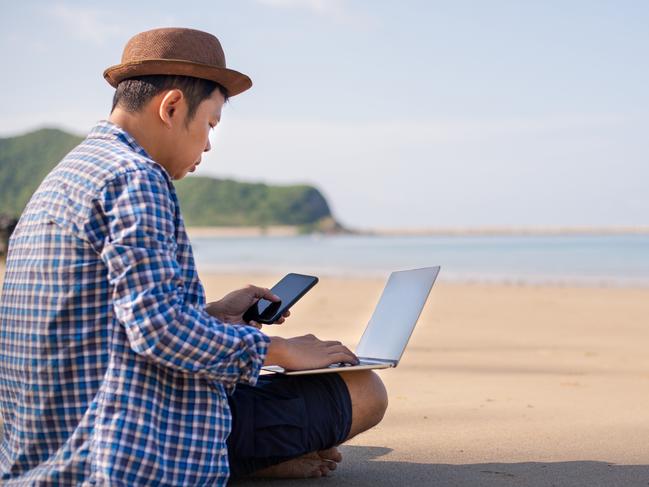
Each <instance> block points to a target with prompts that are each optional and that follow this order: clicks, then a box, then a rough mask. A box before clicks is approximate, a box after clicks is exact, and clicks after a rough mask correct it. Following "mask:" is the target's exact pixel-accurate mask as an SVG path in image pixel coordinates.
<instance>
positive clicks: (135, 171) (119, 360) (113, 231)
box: [0, 122, 269, 486]
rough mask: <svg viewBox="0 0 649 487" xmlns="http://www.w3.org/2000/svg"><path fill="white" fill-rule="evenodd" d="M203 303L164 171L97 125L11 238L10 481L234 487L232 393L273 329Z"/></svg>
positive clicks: (0, 447) (252, 372) (2, 344)
mask: <svg viewBox="0 0 649 487" xmlns="http://www.w3.org/2000/svg"><path fill="white" fill-rule="evenodd" d="M204 308H205V295H204V290H203V286H202V285H201V282H200V280H199V278H198V275H197V272H196V267H195V264H194V259H193V256H192V249H191V246H190V242H189V240H188V238H187V234H186V233H185V227H184V224H183V219H182V216H181V213H180V208H179V206H178V200H177V198H176V194H175V192H174V188H173V185H172V182H171V180H170V178H169V175H168V174H167V172H166V171H165V170H164V169H163V168H162V167H161V166H160V165H158V164H157V163H155V162H154V161H152V160H151V158H150V157H149V156H148V155H147V153H146V152H145V150H144V149H143V148H142V147H141V146H140V145H138V143H137V142H136V141H135V140H134V139H133V138H132V137H131V136H130V135H129V134H128V133H126V132H125V131H124V130H122V129H120V128H119V127H117V126H116V125H113V124H111V123H109V122H100V123H99V124H98V125H97V126H96V127H95V128H94V129H93V130H92V132H91V133H90V135H89V136H88V138H87V139H86V140H85V141H83V142H82V143H81V144H80V145H79V146H78V147H77V148H75V149H74V150H73V151H72V152H71V153H70V154H68V155H67V156H66V157H65V158H64V159H63V161H61V163H59V164H58V166H57V167H56V168H55V169H54V170H53V171H52V172H51V173H50V174H49V176H47V178H46V179H45V181H43V183H42V184H41V186H40V188H39V189H38V190H37V191H36V193H35V194H34V196H33V197H32V199H31V201H30V202H29V204H28V206H27V208H26V209H25V211H24V213H23V215H22V217H21V219H20V223H19V224H18V227H17V228H16V230H15V232H14V234H13V236H12V238H11V242H10V249H9V255H8V259H7V267H6V275H5V280H4V285H3V290H2V296H1V297H0V413H1V415H2V421H0V422H1V423H2V424H3V428H2V429H3V431H2V440H1V442H0V484H2V485H14V484H15V485H25V484H27V483H30V484H34V485H80V484H81V485H110V486H121V485H124V486H132V485H223V484H225V483H226V482H227V479H228V473H229V468H228V456H227V448H226V439H227V436H228V434H229V432H230V429H231V415H230V410H229V408H228V402H227V393H228V392H231V391H232V390H233V388H234V386H235V384H237V383H239V382H242V383H249V384H254V383H255V382H256V380H257V376H258V374H259V369H260V367H261V365H262V363H263V361H264V358H265V356H266V353H267V348H268V341H269V340H268V337H266V336H265V335H264V334H263V333H261V332H260V331H258V330H257V329H255V328H253V327H249V326H238V325H231V324H226V323H222V322H220V321H219V320H217V319H216V318H213V317H211V316H210V315H209V314H207V313H206V312H205V309H204Z"/></svg>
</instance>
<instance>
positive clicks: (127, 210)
mask: <svg viewBox="0 0 649 487" xmlns="http://www.w3.org/2000/svg"><path fill="white" fill-rule="evenodd" d="M100 206H101V208H100V212H101V213H102V220H103V224H102V226H103V227H105V229H106V230H105V233H106V235H105V237H104V242H103V244H102V248H101V258H102V260H103V261H104V263H105V264H106V266H107V268H108V272H109V279H110V283H111V285H112V289H113V307H114V310H115V316H116V318H117V319H118V320H119V322H120V323H121V324H122V326H124V328H125V330H126V333H127V335H128V338H129V341H130V344H131V348H132V349H133V350H134V351H135V352H136V353H138V354H140V355H142V356H145V357H147V358H148V359H149V360H152V361H154V362H156V363H158V364H160V365H163V366H165V367H170V368H173V369H176V370H181V371H184V372H190V373H195V374H200V375H205V376H207V377H209V378H211V379H213V380H216V381H218V382H221V383H224V384H225V385H227V386H232V385H234V384H235V383H237V382H250V383H254V382H255V381H256V378H257V375H258V372H259V369H260V367H261V365H262V363H263V361H264V358H265V356H266V352H267V347H268V342H269V339H268V337H266V336H265V335H264V334H263V333H261V332H260V331H259V330H257V329H256V328H254V327H251V326H231V325H228V324H225V323H223V322H221V321H220V320H218V319H216V318H214V317H212V316H210V315H209V314H208V313H207V312H206V311H205V310H204V309H199V308H196V307H195V306H192V305H191V304H188V303H185V291H184V285H185V283H184V282H183V279H182V277H181V269H180V267H179V264H178V261H177V260H176V251H177V248H176V244H175V205H174V203H173V201H172V200H171V199H170V195H169V189H168V186H167V183H166V181H165V180H164V179H163V178H162V177H161V176H158V175H156V174H149V173H148V172H144V171H134V172H131V173H128V174H126V175H124V176H120V177H119V178H117V179H116V180H115V181H113V182H112V183H111V184H110V185H109V186H107V188H106V191H105V194H104V198H103V201H102V202H101V205H100Z"/></svg>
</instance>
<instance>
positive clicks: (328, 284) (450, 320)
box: [0, 268, 649, 487]
mask: <svg viewBox="0 0 649 487" xmlns="http://www.w3.org/2000/svg"><path fill="white" fill-rule="evenodd" d="M1 274H2V269H1V268H0V276H1ZM201 277H202V279H203V282H204V284H205V287H206V292H207V296H208V299H210V300H214V299H218V298H219V297H220V296H222V295H223V294H224V293H226V292H228V291H230V290H232V289H234V288H237V287H239V286H242V285H245V284H248V283H255V284H258V285H265V286H271V285H272V284H274V282H275V281H276V279H277V278H278V277H280V276H246V275H214V274H205V275H202V276H201ZM0 279H1V277H0ZM382 287H383V281H382V280H378V279H339V278H323V279H321V282H320V283H319V284H318V286H316V288H314V290H313V291H311V292H310V293H309V294H308V295H307V296H306V297H305V298H304V299H303V300H302V301H301V302H300V303H298V304H297V305H296V306H295V308H294V310H293V316H292V317H291V318H290V319H289V320H288V321H287V322H286V324H284V325H282V326H276V327H269V328H268V329H267V333H269V334H271V335H272V334H277V335H282V336H292V335H298V334H304V333H314V334H316V335H317V336H319V337H321V338H327V339H340V340H342V341H344V342H346V343H347V344H349V345H351V346H353V345H355V344H356V342H357V340H358V339H359V338H360V334H361V332H362V330H363V328H364V326H365V324H366V323H367V321H368V319H369V317H370V315H371V312H372V310H373V308H374V305H375V303H376V301H377V300H378V297H379V295H380V292H381V289H382ZM648 317H649V289H629V288H586V287H581V288H570V287H537V286H513V285H512V286H506V285H477V284H475V285H471V284H448V283H444V282H441V283H438V284H437V285H436V286H435V288H434V289H433V292H432V294H431V298H430V300H429V303H428V306H427V307H426V309H425V311H424V313H423V315H422V317H421V320H420V321H419V324H418V326H417V329H416V330H415V333H414V335H413V337H412V339H411V342H410V345H409V346H408V348H407V350H406V353H405V354H404V357H403V359H402V361H401V363H400V365H399V367H398V368H397V369H394V370H387V371H382V372H380V374H381V377H382V378H383V380H384V382H385V384H386V386H387V388H388V391H389V398H390V406H389V408H388V411H387V413H386V417H385V419H384V420H383V422H382V423H381V424H380V425H379V426H378V427H377V428H375V429H374V430H372V431H369V432H366V433H365V434H362V435H360V436H358V437H356V438H354V439H353V440H352V441H350V442H349V444H347V445H344V446H343V447H342V452H343V455H344V457H345V458H344V460H343V463H342V464H341V465H340V468H339V469H338V470H337V471H336V472H335V474H334V475H333V476H332V477H330V478H327V479H321V480H309V481H301V480H298V481H273V482H272V485H278V486H279V485H290V486H300V485H316V484H327V485H367V486H370V485H372V486H391V485H405V486H411V485H436V486H496V485H498V486H500V485H512V486H513V485H516V486H553V485H555V486H562V487H563V486H636V485H637V486H640V485H644V486H646V485H648V484H649V448H647V441H648V440H647V438H648V437H649V354H647V351H646V346H647V343H648V342H649V326H647V325H648V324H649V319H648ZM259 483H260V481H245V482H237V483H236V484H237V485H259Z"/></svg>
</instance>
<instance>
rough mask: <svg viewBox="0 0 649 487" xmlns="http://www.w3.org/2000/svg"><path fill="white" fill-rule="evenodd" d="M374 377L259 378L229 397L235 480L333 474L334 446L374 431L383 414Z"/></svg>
mask: <svg viewBox="0 0 649 487" xmlns="http://www.w3.org/2000/svg"><path fill="white" fill-rule="evenodd" d="M387 404H388V398H387V392H386V390H385V387H384V385H383V382H382V381H381V379H380V378H379V376H378V375H377V374H375V373H374V372H372V371H368V370H363V371H355V372H343V373H339V374H317V375H306V376H281V375H273V376H262V377H260V378H259V382H258V384H257V386H256V387H249V386H239V387H238V389H237V391H236V392H235V394H234V395H233V396H232V397H230V406H231V409H232V415H233V425H232V433H231V435H230V437H229V438H228V450H229V456H230V469H231V473H232V476H233V477H235V478H236V477H242V476H246V475H251V474H253V475H255V476H264V477H285V478H290V477H320V476H323V475H327V474H328V473H330V472H331V471H332V470H335V468H336V465H337V463H339V462H340V461H341V460H342V456H341V454H340V452H339V451H338V449H337V448H336V446H337V445H339V444H341V443H343V442H345V441H347V440H349V439H350V438H353V437H354V436H356V435H357V434H359V433H362V432H363V431H366V430H368V429H370V428H372V427H373V426H375V425H377V424H378V423H379V422H380V421H381V419H382V418H383V415H384V413H385V410H386V408H387Z"/></svg>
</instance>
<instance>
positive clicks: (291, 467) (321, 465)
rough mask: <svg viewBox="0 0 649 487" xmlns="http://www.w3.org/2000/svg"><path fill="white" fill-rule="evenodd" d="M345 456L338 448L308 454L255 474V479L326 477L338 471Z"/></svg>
mask: <svg viewBox="0 0 649 487" xmlns="http://www.w3.org/2000/svg"><path fill="white" fill-rule="evenodd" d="M342 459H343V456H342V455H341V454H340V452H339V451H338V448H329V449H328V450H320V451H318V452H313V453H307V454H306V455H302V456H301V457H298V458H293V459H292V460H288V461H286V462H283V463H280V464H277V465H273V466H271V467H268V468H264V469H263V470H259V471H257V472H255V473H254V475H253V476H254V477H265V478H282V479H306V478H316V477H326V476H327V475H329V474H330V473H331V472H332V471H334V470H336V467H338V463H340V462H341V461H342Z"/></svg>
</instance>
